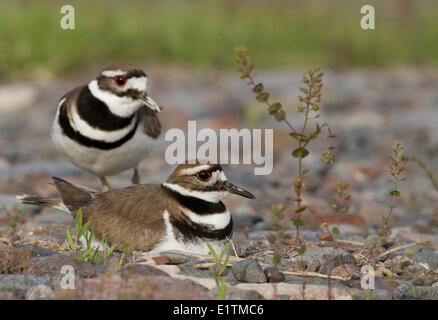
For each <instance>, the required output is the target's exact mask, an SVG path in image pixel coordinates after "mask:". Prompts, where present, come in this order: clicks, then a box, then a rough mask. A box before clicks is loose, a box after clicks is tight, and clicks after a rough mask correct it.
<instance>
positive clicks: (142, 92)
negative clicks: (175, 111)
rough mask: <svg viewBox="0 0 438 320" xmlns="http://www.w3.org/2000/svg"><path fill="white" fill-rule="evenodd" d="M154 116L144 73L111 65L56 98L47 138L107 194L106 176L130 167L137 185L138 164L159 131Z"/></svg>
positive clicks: (129, 67)
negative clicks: (94, 76) (96, 177)
mask: <svg viewBox="0 0 438 320" xmlns="http://www.w3.org/2000/svg"><path fill="white" fill-rule="evenodd" d="M158 112H160V107H159V106H158V105H157V103H156V102H155V101H154V100H152V99H151V98H150V97H149V96H148V94H147V77H146V74H145V73H144V72H143V71H142V70H141V69H139V68H137V67H135V66H132V65H128V64H114V65H111V66H108V67H106V68H105V69H103V70H102V71H101V72H100V73H99V75H98V76H97V78H96V79H94V80H92V81H91V82H89V83H88V84H87V85H84V86H81V87H78V88H76V89H73V90H72V91H70V92H68V93H67V94H65V95H64V96H63V97H62V98H61V99H60V101H59V104H58V109H57V112H56V116H55V120H54V121H53V125H52V131H51V137H52V140H53V142H54V143H55V145H56V146H57V147H58V148H59V149H60V150H61V152H62V153H64V154H65V155H66V157H67V158H68V159H69V160H70V162H72V163H73V164H74V165H76V166H77V167H79V168H81V169H83V170H85V171H88V172H90V173H92V174H95V175H96V176H98V177H99V178H100V181H101V184H102V190H103V191H107V190H109V189H110V186H109V184H108V182H107V180H106V178H105V177H106V176H110V175H115V174H118V173H120V172H122V171H125V170H128V169H131V168H133V169H134V175H133V177H132V182H133V183H135V184H138V183H139V182H140V177H139V173H138V164H139V163H140V162H141V161H142V160H143V159H144V158H145V157H146V156H147V155H148V153H149V152H150V150H151V148H152V141H153V140H154V139H156V138H157V137H158V136H159V135H160V132H161V124H160V121H159V120H158V117H157V113H158Z"/></svg>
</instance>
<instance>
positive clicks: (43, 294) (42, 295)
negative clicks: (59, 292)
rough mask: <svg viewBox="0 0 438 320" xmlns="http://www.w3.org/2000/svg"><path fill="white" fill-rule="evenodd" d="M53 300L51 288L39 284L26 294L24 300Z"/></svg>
mask: <svg viewBox="0 0 438 320" xmlns="http://www.w3.org/2000/svg"><path fill="white" fill-rule="evenodd" d="M52 298H53V290H52V288H50V287H48V286H46V285H43V284H40V285H37V286H33V287H32V288H30V289H29V290H28V291H27V292H26V300H46V299H52Z"/></svg>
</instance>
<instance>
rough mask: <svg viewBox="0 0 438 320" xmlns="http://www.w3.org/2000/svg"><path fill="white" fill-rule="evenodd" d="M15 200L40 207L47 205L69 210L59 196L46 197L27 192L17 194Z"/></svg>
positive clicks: (65, 210)
mask: <svg viewBox="0 0 438 320" xmlns="http://www.w3.org/2000/svg"><path fill="white" fill-rule="evenodd" d="M17 201H18V202H21V203H23V204H32V205H35V206H40V207H49V208H53V209H58V210H61V211H64V212H68V213H69V212H70V210H69V209H68V208H67V207H66V206H65V205H64V203H63V202H62V199H61V198H46V197H40V196H34V195H28V194H22V195H19V196H17Z"/></svg>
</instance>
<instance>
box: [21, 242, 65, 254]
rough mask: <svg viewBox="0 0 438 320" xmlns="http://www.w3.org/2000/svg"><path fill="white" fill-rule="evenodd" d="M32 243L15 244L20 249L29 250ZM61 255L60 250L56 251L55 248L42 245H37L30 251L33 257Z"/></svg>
mask: <svg viewBox="0 0 438 320" xmlns="http://www.w3.org/2000/svg"><path fill="white" fill-rule="evenodd" d="M31 247H32V245H31V244H18V245H16V246H15V248H17V249H20V248H23V249H24V250H26V251H27V250H28V249H29V248H31ZM56 254H57V255H60V253H59V252H56V251H54V250H50V249H47V248H44V247H40V246H35V247H34V248H33V250H32V251H31V252H30V255H31V256H32V257H48V256H52V255H56Z"/></svg>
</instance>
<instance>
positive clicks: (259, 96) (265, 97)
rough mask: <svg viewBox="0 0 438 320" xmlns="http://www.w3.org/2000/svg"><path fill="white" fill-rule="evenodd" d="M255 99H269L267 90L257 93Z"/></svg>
mask: <svg viewBox="0 0 438 320" xmlns="http://www.w3.org/2000/svg"><path fill="white" fill-rule="evenodd" d="M256 99H257V101H258V102H266V101H268V99H269V93H267V92H262V93H259V94H258V95H257V97H256Z"/></svg>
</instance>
